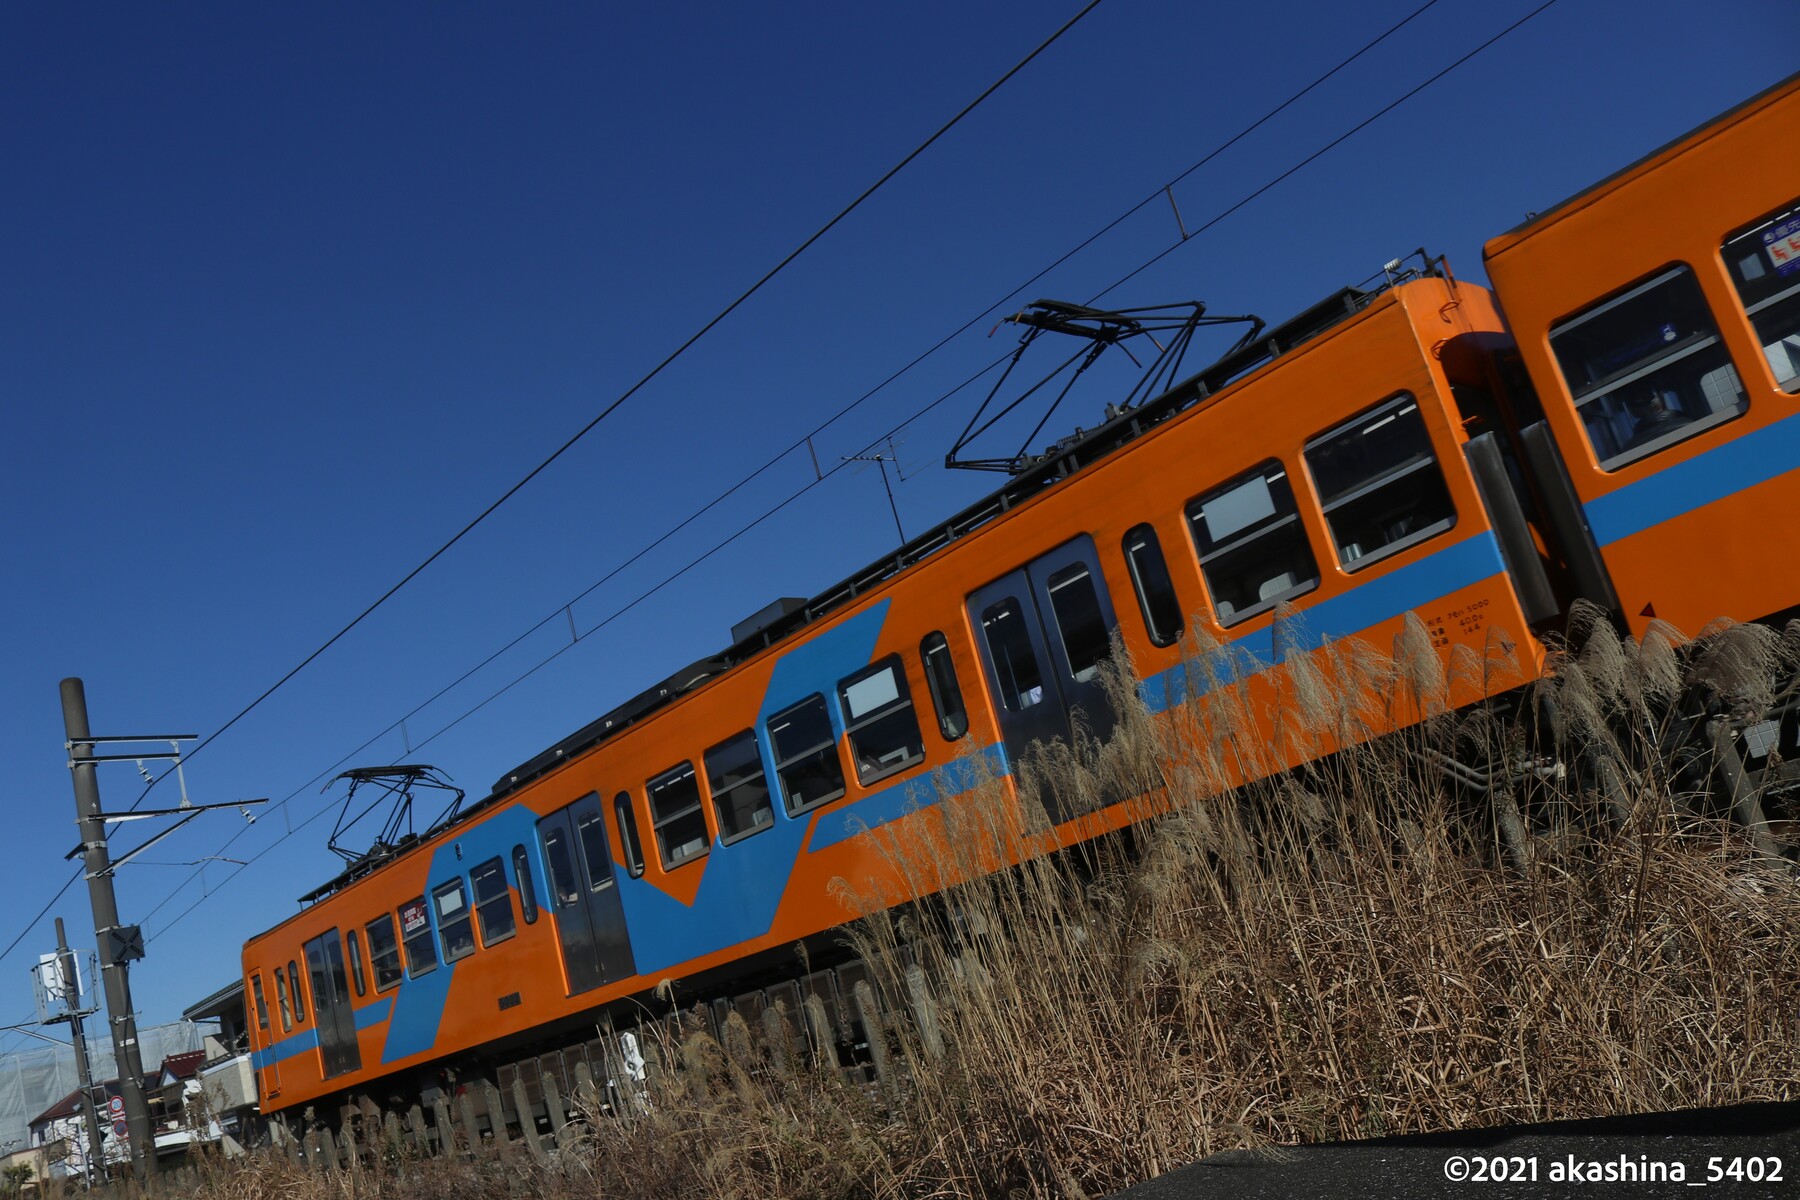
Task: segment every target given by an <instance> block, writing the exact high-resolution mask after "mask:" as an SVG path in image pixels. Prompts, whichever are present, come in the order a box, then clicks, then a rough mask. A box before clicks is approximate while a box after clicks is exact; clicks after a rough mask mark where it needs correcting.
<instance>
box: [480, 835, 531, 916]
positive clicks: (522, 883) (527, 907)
mask: <svg viewBox="0 0 1800 1200" xmlns="http://www.w3.org/2000/svg"><path fill="white" fill-rule="evenodd" d="M513 874H514V875H517V876H518V877H519V910H520V911H521V912H522V913H524V915H525V923H526V924H527V925H535V924H537V915H538V906H537V884H535V883H533V882H532V875H531V855H529V854H527V853H526V852H525V847H524V846H514V847H513ZM480 894H481V889H480V888H476V895H477V896H479V895H480Z"/></svg>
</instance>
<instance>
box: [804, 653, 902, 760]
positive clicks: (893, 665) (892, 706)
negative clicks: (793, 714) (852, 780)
mask: <svg viewBox="0 0 1800 1200" xmlns="http://www.w3.org/2000/svg"><path fill="white" fill-rule="evenodd" d="M883 671H892V672H893V677H894V685H895V687H894V690H895V692H896V695H895V697H894V698H893V699H892V700H889V701H888V702H886V703H885V704H883V705H881V706H880V707H879V708H876V709H875V710H873V711H872V712H868V713H864V714H863V715H862V716H860V717H857V718H854V719H852V718H851V716H850V712H851V709H850V689H851V688H852V687H854V686H855V685H857V684H859V683H862V682H864V681H866V680H870V679H873V678H875V677H876V676H877V675H879V674H881V673H882V672H883ZM837 695H838V705H839V711H840V712H842V713H843V714H844V735H843V738H842V739H841V740H842V741H843V742H844V743H845V744H846V746H847V747H848V749H849V751H850V763H851V765H852V766H854V767H855V768H856V782H857V784H858V785H859V786H861V787H865V788H866V787H868V786H869V785H870V784H875V783H880V782H881V781H882V780H883V779H887V778H888V777H890V776H893V775H898V774H899V773H900V772H902V771H908V770H911V769H912V768H913V767H916V766H918V765H919V764H920V763H922V762H924V761H925V757H926V755H925V732H924V730H922V729H920V728H919V709H918V706H917V705H916V704H914V703H913V698H912V684H910V683H909V682H907V678H906V660H905V658H904V657H903V656H902V655H900V654H898V653H895V654H890V655H888V656H887V657H886V658H883V659H881V660H880V661H879V662H872V663H870V664H869V665H868V666H866V667H864V668H862V669H861V670H860V671H855V672H853V673H851V674H849V675H846V676H844V678H842V679H840V680H838V685H837ZM902 708H904V709H905V710H906V711H907V712H909V713H911V714H912V732H913V739H914V740H913V743H912V744H913V745H916V746H917V747H918V749H917V751H915V752H914V753H912V754H911V755H909V756H908V757H906V758H904V759H901V760H899V761H897V762H891V763H884V764H881V765H878V766H876V767H874V768H872V769H871V770H870V771H869V773H868V774H867V775H865V774H863V766H862V755H861V754H860V753H859V752H858V751H857V747H856V733H857V731H858V730H860V729H867V728H868V727H869V726H871V725H873V724H875V723H876V722H877V721H885V720H887V719H888V718H889V717H892V716H894V715H896V714H898V713H899V712H900V711H901V709H902ZM827 716H829V714H827Z"/></svg>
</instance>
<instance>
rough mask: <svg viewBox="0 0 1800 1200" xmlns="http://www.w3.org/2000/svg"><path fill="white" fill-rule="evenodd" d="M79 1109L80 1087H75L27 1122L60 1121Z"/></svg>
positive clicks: (36, 1123)
mask: <svg viewBox="0 0 1800 1200" xmlns="http://www.w3.org/2000/svg"><path fill="white" fill-rule="evenodd" d="M80 1111H81V1089H80V1088H76V1089H75V1090H74V1091H72V1092H70V1093H69V1094H68V1095H66V1096H64V1097H63V1098H62V1099H61V1100H58V1101H57V1102H56V1103H55V1104H52V1105H51V1106H50V1107H49V1108H46V1109H45V1110H44V1111H43V1112H41V1113H39V1114H38V1115H37V1116H35V1117H33V1118H31V1120H30V1122H29V1124H31V1125H43V1124H46V1123H47V1122H50V1121H60V1120H62V1119H63V1118H64V1117H72V1116H74V1115H75V1114H76V1113H78V1112H80Z"/></svg>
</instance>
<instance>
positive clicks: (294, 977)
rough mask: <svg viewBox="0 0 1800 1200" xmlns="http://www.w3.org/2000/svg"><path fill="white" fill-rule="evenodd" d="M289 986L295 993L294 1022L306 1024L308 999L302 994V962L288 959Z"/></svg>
mask: <svg viewBox="0 0 1800 1200" xmlns="http://www.w3.org/2000/svg"><path fill="white" fill-rule="evenodd" d="M288 988H289V990H291V991H292V992H293V993H294V1024H295V1025H296V1026H298V1025H304V1024H306V999H305V997H303V996H302V995H301V994H300V964H299V962H298V961H297V960H295V959H292V958H290V959H288Z"/></svg>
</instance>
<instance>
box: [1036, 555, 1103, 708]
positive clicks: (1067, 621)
mask: <svg viewBox="0 0 1800 1200" xmlns="http://www.w3.org/2000/svg"><path fill="white" fill-rule="evenodd" d="M1044 590H1045V591H1047V592H1049V593H1050V611H1051V612H1052V613H1054V614H1055V616H1056V621H1055V625H1056V632H1057V634H1058V635H1059V636H1060V637H1061V638H1062V643H1063V657H1064V658H1065V659H1067V660H1068V663H1069V675H1070V676H1071V677H1072V678H1073V679H1074V680H1075V682H1076V683H1086V682H1088V681H1089V680H1090V679H1092V678H1093V677H1094V676H1095V674H1096V673H1098V672H1099V670H1100V663H1101V661H1102V660H1103V659H1106V658H1108V657H1110V655H1111V653H1112V635H1111V634H1110V633H1109V632H1108V631H1107V628H1106V615H1105V614H1104V613H1102V612H1101V611H1100V597H1099V596H1098V595H1097V594H1095V592H1094V573H1093V572H1092V571H1090V570H1088V565H1087V564H1086V563H1081V562H1077V563H1070V564H1069V565H1068V566H1066V567H1064V568H1063V569H1062V570H1060V571H1058V572H1056V573H1055V574H1054V575H1052V576H1050V580H1049V582H1048V583H1047V584H1046V585H1045V589H1044Z"/></svg>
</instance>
